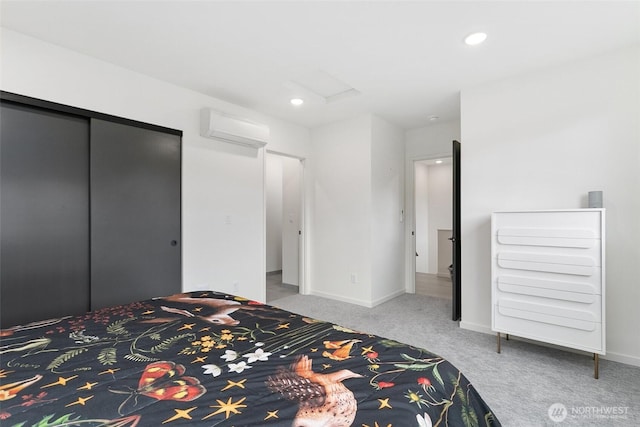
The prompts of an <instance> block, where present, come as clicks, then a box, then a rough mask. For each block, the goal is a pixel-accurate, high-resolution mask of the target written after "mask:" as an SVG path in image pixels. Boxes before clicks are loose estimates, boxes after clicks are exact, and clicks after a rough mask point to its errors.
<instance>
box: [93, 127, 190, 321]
mask: <svg viewBox="0 0 640 427" xmlns="http://www.w3.org/2000/svg"><path fill="white" fill-rule="evenodd" d="M180 139H181V138H180V136H177V135H171V134H167V133H162V132H158V131H155V130H149V129H145V128H140V127H132V126H127V125H123V124H119V123H115V122H108V121H104V120H99V119H92V120H91V145H90V159H91V160H90V166H91V167H90V170H91V242H92V243H91V306H92V308H93V309H96V308H101V307H106V306H111V305H116V304H123V303H128V302H131V301H136V300H142V299H147V298H150V297H154V296H163V295H170V294H172V293H177V292H180V289H181V238H180V236H181V229H180Z"/></svg>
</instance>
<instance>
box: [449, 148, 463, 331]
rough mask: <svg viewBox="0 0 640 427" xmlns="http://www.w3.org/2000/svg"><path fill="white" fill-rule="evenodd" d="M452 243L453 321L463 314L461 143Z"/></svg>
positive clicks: (455, 169)
mask: <svg viewBox="0 0 640 427" xmlns="http://www.w3.org/2000/svg"><path fill="white" fill-rule="evenodd" d="M451 234H452V237H451V240H452V243H453V257H452V258H453V277H452V279H453V283H452V286H451V289H452V291H451V292H452V295H451V297H452V304H451V308H452V314H451V318H452V320H460V316H461V313H462V306H461V296H460V293H461V288H462V287H461V282H460V272H461V270H462V265H461V264H460V259H461V256H460V254H461V250H460V249H461V244H462V242H461V240H460V143H459V142H458V141H453V229H452V233H451Z"/></svg>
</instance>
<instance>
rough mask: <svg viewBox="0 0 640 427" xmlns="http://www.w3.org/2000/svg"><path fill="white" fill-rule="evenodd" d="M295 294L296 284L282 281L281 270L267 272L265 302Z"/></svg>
mask: <svg viewBox="0 0 640 427" xmlns="http://www.w3.org/2000/svg"><path fill="white" fill-rule="evenodd" d="M297 294H298V287H297V286H295V285H288V284H286V283H282V271H272V272H269V273H267V304H268V303H270V302H271V301H275V300H277V299H279V298H284V297H286V296H289V295H297Z"/></svg>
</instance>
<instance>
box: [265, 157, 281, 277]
mask: <svg viewBox="0 0 640 427" xmlns="http://www.w3.org/2000/svg"><path fill="white" fill-rule="evenodd" d="M265 157H266V159H265V161H266V165H265V167H266V171H265V187H266V192H267V194H266V197H265V198H266V218H265V222H266V254H267V255H266V263H267V273H269V272H272V271H279V270H282V156H277V155H275V154H270V153H267V154H266V156H265Z"/></svg>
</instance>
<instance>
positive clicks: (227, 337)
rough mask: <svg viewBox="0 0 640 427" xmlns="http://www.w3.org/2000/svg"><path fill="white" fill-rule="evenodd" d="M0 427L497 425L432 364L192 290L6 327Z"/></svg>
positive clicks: (411, 351) (398, 346)
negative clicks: (82, 313)
mask: <svg viewBox="0 0 640 427" xmlns="http://www.w3.org/2000/svg"><path fill="white" fill-rule="evenodd" d="M0 334H1V338H2V339H1V346H0V424H2V425H3V426H21V427H22V426H24V427H26V426H110V427H134V426H161V425H168V426H172V425H174V426H178V425H187V424H188V425H198V426H236V427H238V426H295V427H303V426H304V427H312V426H326V427H342V426H358V427H392V426H396V427H398V426H419V427H424V426H432V425H433V426H486V425H489V426H498V425H500V423H499V421H498V420H497V418H496V416H495V415H494V414H493V413H492V411H491V409H490V408H489V407H488V406H487V405H486V404H485V402H484V401H483V399H482V398H481V397H480V396H479V394H478V393H477V391H476V390H475V389H474V387H473V386H472V385H471V384H470V383H469V381H468V380H467V379H466V378H465V376H464V375H463V374H462V373H461V372H460V371H459V370H458V369H456V368H455V367H454V366H453V365H452V364H450V363H449V362H447V361H446V360H445V359H443V358H442V357H439V356H437V355H435V354H432V353H430V352H429V351H427V350H424V349H421V348H416V347H412V346H408V345H405V344H402V343H399V342H396V341H394V340H390V339H386V338H383V337H379V336H375V335H370V334H367V333H363V332H359V331H354V330H350V329H348V328H345V327H341V326H339V325H335V324H332V323H328V322H324V321H321V320H317V319H312V318H309V317H305V316H304V315H299V314H295V313H291V312H288V311H285V310H281V309H279V308H277V307H274V306H270V305H265V304H261V303H257V302H255V301H250V300H246V299H244V298H240V297H237V296H233V295H227V294H224V293H218V292H213V291H208V292H190V293H183V294H177V295H171V296H167V297H162V298H154V299H150V300H146V301H140V302H133V303H131V304H127V305H121V306H116V307H109V308H104V309H100V310H97V311H93V312H89V313H86V314H84V315H80V316H69V317H63V318H58V319H50V320H46V321H41V322H35V323H30V324H26V325H20V326H15V327H11V328H7V329H4V330H2V331H1V332H0Z"/></svg>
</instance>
